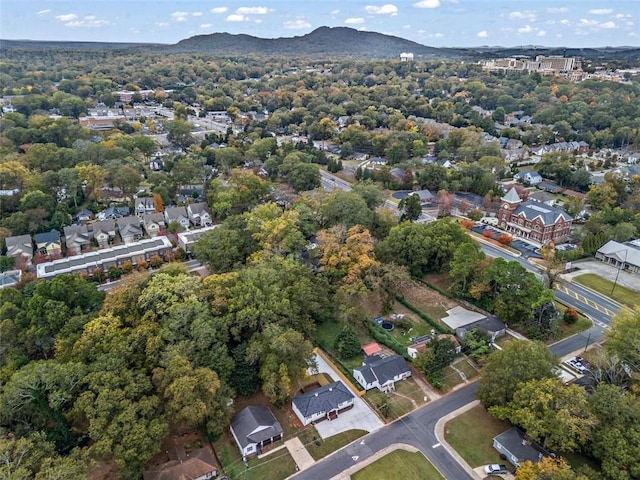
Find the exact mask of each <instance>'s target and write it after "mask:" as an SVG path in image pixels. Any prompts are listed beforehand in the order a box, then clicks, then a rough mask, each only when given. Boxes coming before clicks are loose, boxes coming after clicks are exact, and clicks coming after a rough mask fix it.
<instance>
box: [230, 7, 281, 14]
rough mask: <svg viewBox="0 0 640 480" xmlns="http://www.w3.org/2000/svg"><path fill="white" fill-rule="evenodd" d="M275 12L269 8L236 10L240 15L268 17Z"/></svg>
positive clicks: (242, 8) (241, 8)
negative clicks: (268, 14)
mask: <svg viewBox="0 0 640 480" xmlns="http://www.w3.org/2000/svg"><path fill="white" fill-rule="evenodd" d="M272 11H273V10H271V9H269V8H267V7H240V8H238V9H237V10H236V13H237V14H238V15H266V14H267V13H269V12H272Z"/></svg>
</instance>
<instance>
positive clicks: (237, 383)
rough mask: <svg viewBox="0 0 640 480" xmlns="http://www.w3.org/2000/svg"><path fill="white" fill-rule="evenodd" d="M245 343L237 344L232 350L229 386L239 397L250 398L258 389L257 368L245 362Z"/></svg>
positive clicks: (246, 346) (246, 345) (246, 344)
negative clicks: (232, 365)
mask: <svg viewBox="0 0 640 480" xmlns="http://www.w3.org/2000/svg"><path fill="white" fill-rule="evenodd" d="M248 346H249V344H248V343H247V342H241V343H239V344H238V345H237V346H236V348H234V349H233V352H232V355H233V363H234V368H233V374H232V375H231V386H232V387H233V388H234V389H235V391H236V392H237V393H238V394H239V395H244V396H251V395H253V394H254V393H256V391H258V389H259V388H260V383H259V381H258V368H257V367H256V366H255V365H252V364H251V363H249V362H248V361H247V348H248Z"/></svg>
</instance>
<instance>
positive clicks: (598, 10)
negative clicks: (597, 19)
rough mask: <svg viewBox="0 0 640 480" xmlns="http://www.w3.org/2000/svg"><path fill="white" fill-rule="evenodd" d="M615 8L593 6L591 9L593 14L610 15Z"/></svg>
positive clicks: (590, 11)
mask: <svg viewBox="0 0 640 480" xmlns="http://www.w3.org/2000/svg"><path fill="white" fill-rule="evenodd" d="M611 12H613V10H611V9H610V8H592V9H591V10H589V13H590V14H591V15H609V14H610V13H611Z"/></svg>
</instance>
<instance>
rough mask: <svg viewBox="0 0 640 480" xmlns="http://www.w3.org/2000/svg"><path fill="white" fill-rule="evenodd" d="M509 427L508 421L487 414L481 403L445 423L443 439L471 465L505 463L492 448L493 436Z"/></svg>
mask: <svg viewBox="0 0 640 480" xmlns="http://www.w3.org/2000/svg"><path fill="white" fill-rule="evenodd" d="M508 428H509V423H508V422H505V421H502V420H498V419H497V418H494V417H492V416H491V415H489V412H487V410H485V408H484V407H483V406H482V405H478V406H477V407H474V408H472V409H471V410H469V411H467V412H465V413H463V414H462V415H460V416H458V417H456V418H454V419H453V420H451V421H450V422H449V423H447V424H446V425H445V432H444V434H445V439H446V440H447V442H449V443H450V444H451V446H452V447H453V448H455V449H456V451H457V452H458V453H459V454H460V455H461V456H462V458H464V459H465V460H466V461H467V463H468V464H469V465H471V467H474V468H475V467H479V466H481V465H485V464H487V463H505V462H504V461H502V460H501V459H500V455H499V454H498V452H497V451H496V450H494V449H493V446H492V445H493V437H495V436H496V435H498V434H499V433H502V432H504V431H505V430H507V429H508Z"/></svg>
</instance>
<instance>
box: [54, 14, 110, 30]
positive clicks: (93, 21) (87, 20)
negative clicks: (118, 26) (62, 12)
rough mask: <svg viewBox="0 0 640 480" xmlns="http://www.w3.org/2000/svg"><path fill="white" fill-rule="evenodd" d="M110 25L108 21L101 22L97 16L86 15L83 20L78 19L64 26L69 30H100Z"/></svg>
mask: <svg viewBox="0 0 640 480" xmlns="http://www.w3.org/2000/svg"><path fill="white" fill-rule="evenodd" d="M110 24H111V22H109V21H108V20H101V19H99V18H97V17H96V16H95V15H86V16H85V17H83V18H82V20H79V19H77V18H76V19H74V20H71V21H68V22H66V23H65V24H64V26H65V27H69V28H99V27H104V26H107V25H110Z"/></svg>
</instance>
